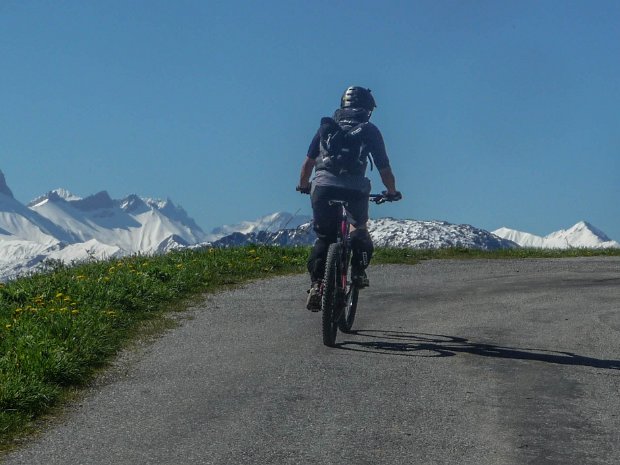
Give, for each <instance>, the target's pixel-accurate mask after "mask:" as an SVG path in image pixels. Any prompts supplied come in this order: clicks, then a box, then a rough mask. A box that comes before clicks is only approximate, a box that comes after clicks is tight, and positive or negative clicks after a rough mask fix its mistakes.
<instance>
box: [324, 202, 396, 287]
mask: <svg viewBox="0 0 620 465" xmlns="http://www.w3.org/2000/svg"><path fill="white" fill-rule="evenodd" d="M368 198H369V200H370V201H371V202H375V203H376V204H381V203H383V202H385V201H386V198H385V196H384V195H383V194H370V195H369V196H368ZM328 204H329V205H330V206H339V207H340V225H339V228H338V235H337V236H336V242H341V243H342V259H343V260H342V264H343V267H342V279H341V283H340V285H341V288H342V289H346V287H347V281H348V279H349V277H348V275H347V273H348V270H349V262H350V260H351V225H350V224H349V217H348V215H347V205H348V203H347V202H346V201H344V200H330V201H329V202H328ZM322 290H323V285H322V284H321V294H322Z"/></svg>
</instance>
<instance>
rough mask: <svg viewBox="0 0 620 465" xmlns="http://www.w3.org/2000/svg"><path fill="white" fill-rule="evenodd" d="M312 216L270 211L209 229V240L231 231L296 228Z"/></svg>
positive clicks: (246, 231)
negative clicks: (256, 216) (266, 213)
mask: <svg viewBox="0 0 620 465" xmlns="http://www.w3.org/2000/svg"><path fill="white" fill-rule="evenodd" d="M310 220H312V217H310V216H307V215H296V214H295V215H294V214H291V213H286V212H278V213H272V214H271V215H267V216H263V217H261V218H258V219H256V220H254V221H243V222H241V223H239V224H233V225H225V226H220V227H217V228H215V229H213V230H212V231H211V235H210V237H209V240H211V241H215V240H218V239H221V238H223V237H226V236H228V235H230V234H233V233H241V234H252V233H258V232H260V231H266V232H271V233H273V232H277V231H280V230H282V229H296V228H298V227H299V226H301V225H303V224H306V223H309V222H310Z"/></svg>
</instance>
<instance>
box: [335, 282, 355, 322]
mask: <svg viewBox="0 0 620 465" xmlns="http://www.w3.org/2000/svg"><path fill="white" fill-rule="evenodd" d="M359 292H360V290H359V288H358V287H357V286H354V285H353V284H351V285H349V289H348V290H347V293H346V299H345V307H344V312H343V313H342V317H341V318H340V319H339V320H338V328H340V331H342V332H343V333H350V332H351V327H352V326H353V321H355V312H356V311H357V298H358V297H359Z"/></svg>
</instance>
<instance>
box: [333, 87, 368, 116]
mask: <svg viewBox="0 0 620 465" xmlns="http://www.w3.org/2000/svg"><path fill="white" fill-rule="evenodd" d="M376 106H377V104H376V103H375V99H374V98H373V97H372V94H371V93H370V89H366V88H364V87H358V86H351V87H349V88H347V90H345V91H344V94H342V99H341V100H340V108H363V109H364V110H368V111H373V110H374V109H375V107H376Z"/></svg>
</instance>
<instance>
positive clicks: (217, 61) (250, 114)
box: [0, 0, 620, 240]
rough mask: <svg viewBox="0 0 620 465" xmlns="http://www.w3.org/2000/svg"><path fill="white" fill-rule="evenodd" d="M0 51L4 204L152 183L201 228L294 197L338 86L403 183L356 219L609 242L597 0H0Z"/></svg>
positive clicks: (615, 158)
mask: <svg viewBox="0 0 620 465" xmlns="http://www.w3.org/2000/svg"><path fill="white" fill-rule="evenodd" d="M0 68H1V72H0V108H1V110H0V169H1V170H2V171H4V173H5V175H6V177H7V181H8V183H9V186H10V187H11V189H12V190H13V192H14V194H15V196H16V197H17V198H18V199H19V200H21V201H22V202H28V201H30V200H31V199H32V198H34V197H35V196H37V195H39V194H42V193H44V192H46V191H48V190H51V189H54V188H57V187H64V188H66V189H68V190H70V191H72V192H74V193H75V194H78V195H82V196H86V195H89V194H93V193H96V192H98V191H100V190H104V189H105V190H108V192H109V193H110V194H111V195H112V197H114V198H121V197H123V196H125V195H127V194H130V193H137V194H139V195H142V196H151V197H170V198H171V199H172V200H173V201H175V202H176V203H178V204H180V205H182V206H183V207H184V208H185V209H186V210H187V211H188V213H189V214H190V215H191V216H193V217H194V218H195V219H196V221H197V222H198V224H200V225H201V226H202V227H203V228H204V229H205V230H210V229H211V228H213V227H215V226H217V225H220V224H225V223H234V222H238V221H240V220H244V219H254V218H256V217H259V216H262V215H265V214H268V213H271V212H274V211H290V212H295V211H297V210H300V212H304V213H309V212H310V208H309V199H308V197H306V196H301V195H299V194H297V193H296V192H295V191H294V188H295V185H296V183H297V180H298V173H299V168H300V166H301V162H302V161H303V158H304V156H305V153H306V150H307V147H308V144H309V142H310V139H311V137H312V135H313V133H314V131H315V130H316V128H317V126H318V123H319V121H320V118H321V117H322V116H325V115H329V114H331V113H332V112H333V110H334V109H335V108H336V107H337V106H338V104H339V99H340V96H341V94H342V92H343V90H344V89H345V88H346V87H347V86H348V85H350V84H355V85H362V86H366V87H370V88H371V89H372V90H373V93H374V95H375V98H376V100H377V103H378V108H377V109H376V111H375V113H374V115H373V122H374V123H375V124H377V126H378V127H379V128H380V129H381V130H382V132H383V135H384V138H385V140H386V145H387V149H388V154H389V155H390V158H391V160H392V166H393V169H394V172H395V174H396V177H397V182H398V187H399V189H400V190H401V191H402V192H403V194H404V200H403V201H402V202H401V203H398V204H393V205H386V206H382V207H380V208H379V207H373V209H372V214H373V215H374V216H395V217H400V218H415V219H438V220H445V221H449V222H451V223H468V224H472V225H474V226H478V227H481V228H485V229H489V230H493V229H495V228H498V227H501V226H507V227H511V228H515V229H520V230H525V231H529V232H532V233H537V234H547V233H549V232H552V231H555V230H557V229H560V228H566V227H569V226H572V225H573V224H574V223H576V222H577V221H580V220H587V221H590V222H591V223H593V224H594V225H596V226H598V227H599V228H601V229H602V230H603V231H605V232H606V233H607V234H608V235H610V236H611V237H612V238H613V239H616V240H620V214H619V213H620V211H619V210H620V209H619V207H618V199H619V197H620V162H619V159H620V2H618V1H615V0H613V1H604V0H599V1H596V2H591V1H586V0H584V1H568V0H567V1H545V0H537V1H527V0H526V1H523V0H519V1H469V0H462V1H441V0H432V1H389V0H388V1H382V2H378V1H375V0H373V1H366V0H360V1H357V2H344V1H334V0H329V1H327V0H313V1H290V0H288V1H269V0H266V1H262V2H254V1H244V2H239V1H234V0H232V1H231V0H227V1H197V0H194V1H188V0H181V1H179V0H175V1H158V0H149V1H146V0H144V1H137V0H136V1H114V0H110V1H108V0H106V1H82V0H75V1H73V0H63V1H49V0H46V1H43V0H40V1H34V0H19V1H18V0H0ZM371 179H372V180H373V183H374V185H375V190H377V191H378V190H380V187H381V185H380V182H379V179H378V176H377V174H376V172H373V173H372V174H371Z"/></svg>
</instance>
